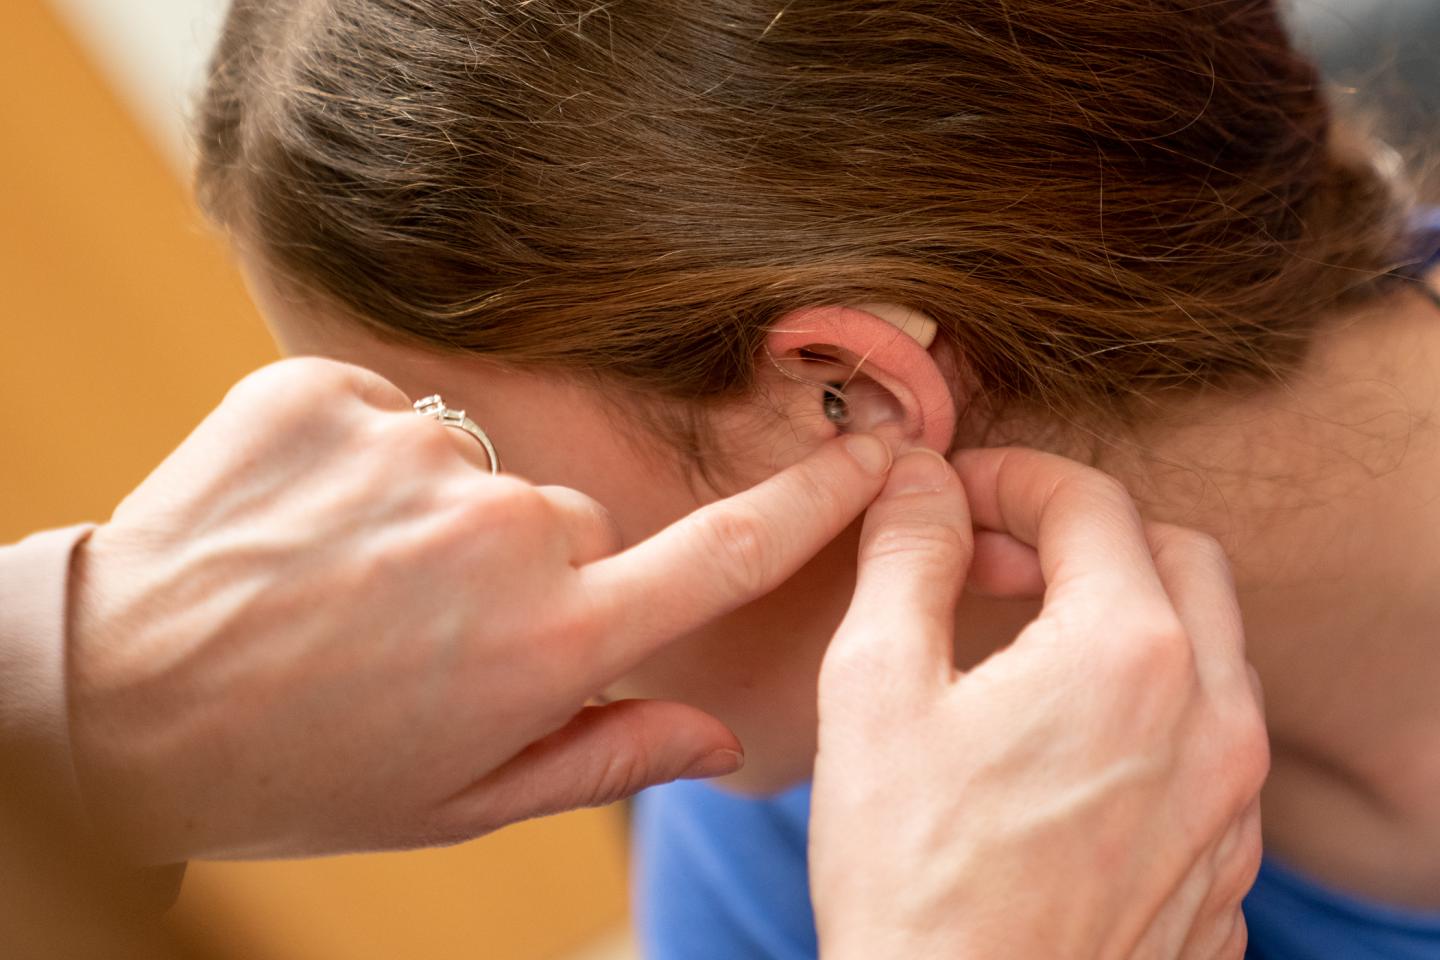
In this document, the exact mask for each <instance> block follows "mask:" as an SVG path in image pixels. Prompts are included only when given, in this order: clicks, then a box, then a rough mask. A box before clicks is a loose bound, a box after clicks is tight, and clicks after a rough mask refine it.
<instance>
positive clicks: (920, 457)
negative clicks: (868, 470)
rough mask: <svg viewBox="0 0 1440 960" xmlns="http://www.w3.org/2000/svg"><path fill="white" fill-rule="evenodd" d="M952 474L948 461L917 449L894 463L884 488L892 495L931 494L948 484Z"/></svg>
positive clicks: (928, 451)
mask: <svg viewBox="0 0 1440 960" xmlns="http://www.w3.org/2000/svg"><path fill="white" fill-rule="evenodd" d="M954 472H955V471H954V469H953V468H952V467H951V466H950V461H948V460H946V459H945V458H944V457H942V456H940V454H938V453H936V452H935V451H934V450H927V449H925V448H924V447H918V448H916V449H914V450H911V451H910V452H909V453H907V454H905V455H904V456H903V457H901V458H900V459H899V460H896V461H895V469H894V470H891V471H890V482H889V483H887V484H886V485H885V487H886V490H887V491H888V492H890V493H894V494H902V493H933V492H934V491H936V490H939V489H940V488H942V487H944V486H945V484H947V483H949V482H950V476H951V474H953V473H954Z"/></svg>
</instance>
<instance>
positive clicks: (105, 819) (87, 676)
mask: <svg viewBox="0 0 1440 960" xmlns="http://www.w3.org/2000/svg"><path fill="white" fill-rule="evenodd" d="M123 571H124V564H123V563H118V564H117V563H116V562H115V553H114V548H113V546H112V545H111V543H110V532H109V530H108V528H107V527H104V526H101V527H97V528H96V529H95V530H93V531H91V533H90V535H89V536H87V537H86V538H85V540H83V541H82V542H80V543H78V544H77V545H76V547H75V550H74V551H73V552H72V554H71V557H70V570H69V579H68V586H67V591H66V636H65V692H66V697H65V699H66V712H67V715H68V723H69V730H70V753H71V763H72V766H73V769H74V774H75V781H76V784H77V788H78V792H79V803H80V807H81V812H82V815H83V816H84V819H85V821H86V824H85V825H86V827H87V829H88V830H89V831H90V832H91V833H92V834H93V835H94V837H95V840H96V841H97V842H100V843H102V844H104V845H106V846H108V847H111V848H113V849H114V850H115V855H116V856H117V858H122V859H125V860H133V861H135V862H136V863H139V864H145V863H150V862H152V860H153V858H151V857H149V856H147V855H146V853H145V851H146V849H147V848H148V847H149V839H148V838H149V837H150V835H151V834H152V833H153V830H152V829H151V828H149V827H148V826H147V819H148V818H147V817H146V816H145V813H146V811H147V809H148V808H149V807H151V806H153V805H156V802H157V798H155V797H152V796H147V794H148V793H149V792H150V791H152V790H153V789H154V787H155V786H158V783H159V778H157V777H155V776H153V775H151V774H150V773H148V772H147V771H148V768H149V765H148V764H147V763H146V762H144V757H145V755H146V753H147V752H148V751H146V750H144V749H136V748H137V747H142V746H143V741H142V740H141V739H140V738H138V737H137V736H136V733H137V731H136V728H135V724H134V718H135V711H134V710H133V709H132V707H131V706H130V705H127V704H132V702H133V701H134V699H135V697H134V695H133V693H132V691H133V689H134V688H135V686H136V684H135V683H134V682H133V678H131V677H129V674H131V673H133V671H129V670H127V668H126V663H127V661H128V660H133V659H134V658H133V657H127V652H128V651H134V650H136V649H138V648H140V647H142V646H144V645H145V637H144V636H143V635H142V634H141V633H140V632H139V631H138V630H136V629H135V627H134V623H133V619H134V618H128V620H127V618H126V617H125V615H124V612H123V611H124V608H125V604H124V603H123V602H122V601H121V600H120V598H119V597H118V596H117V593H118V592H119V591H117V586H118V582H117V577H119V576H121V575H123ZM127 622H129V624H130V625H128V626H127ZM147 784H148V785H149V786H146V785H147Z"/></svg>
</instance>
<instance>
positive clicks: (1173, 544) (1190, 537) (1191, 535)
mask: <svg viewBox="0 0 1440 960" xmlns="http://www.w3.org/2000/svg"><path fill="white" fill-rule="evenodd" d="M1145 533H1146V535H1147V536H1148V537H1149V539H1150V543H1151V545H1152V547H1153V548H1154V550H1155V552H1156V553H1157V554H1158V553H1162V552H1163V553H1169V554H1179V555H1181V556H1184V557H1185V558H1186V559H1189V560H1192V561H1200V562H1202V563H1204V564H1205V565H1206V566H1208V567H1213V568H1223V569H1225V570H1227V571H1228V570H1229V568H1230V558H1229V557H1228V556H1227V554H1226V553H1225V548H1224V547H1223V546H1221V544H1220V541H1219V540H1217V539H1215V538H1214V537H1213V536H1211V535H1210V534H1208V533H1205V532H1204V531H1201V530H1195V529H1192V528H1190V527H1181V526H1177V525H1176V524H1173V523H1162V522H1159V521H1154V520H1152V521H1147V522H1146V524H1145Z"/></svg>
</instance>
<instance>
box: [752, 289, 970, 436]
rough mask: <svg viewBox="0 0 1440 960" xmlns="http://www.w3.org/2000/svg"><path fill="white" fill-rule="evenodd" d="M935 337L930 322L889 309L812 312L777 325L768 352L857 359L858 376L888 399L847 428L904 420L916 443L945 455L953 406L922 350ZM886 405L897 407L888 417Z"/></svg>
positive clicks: (816, 309)
mask: <svg viewBox="0 0 1440 960" xmlns="http://www.w3.org/2000/svg"><path fill="white" fill-rule="evenodd" d="M937 332H938V328H937V327H936V325H935V322H934V321H933V320H931V319H929V318H928V317H925V316H924V315H923V314H920V313H917V312H916V311H913V310H905V309H903V308H898V307H894V306H891V305H888V304H886V305H870V306H869V307H868V308H867V309H863V310H862V309H860V308H858V307H847V306H828V307H812V308H808V309H805V310H799V311H796V312H795V313H792V314H788V315H787V316H785V317H783V318H782V319H781V320H780V321H778V322H777V323H776V324H775V326H774V327H773V328H772V329H771V331H770V337H769V340H768V347H769V350H770V353H771V355H772V356H774V357H776V358H777V359H782V358H785V357H787V356H805V355H806V354H807V353H808V354H811V355H814V354H815V353H817V352H820V353H827V352H830V351H832V350H843V351H844V352H845V353H846V354H851V355H853V356H855V357H858V358H860V367H859V373H860V374H861V375H863V376H866V377H868V378H869V379H870V380H872V381H874V383H875V385H876V386H875V388H874V389H880V390H883V391H885V392H886V393H887V394H888V397H887V398H886V399H885V401H884V402H883V403H868V405H867V412H866V415H865V416H863V417H861V418H859V419H858V420H857V421H855V422H852V423H851V424H850V425H849V426H850V428H851V429H854V430H866V429H870V428H871V427H872V426H874V425H877V424H878V423H879V422H882V421H884V420H893V419H896V418H897V416H898V417H903V418H904V419H905V420H907V421H909V422H911V423H913V424H915V426H916V428H917V434H918V436H917V437H916V439H917V440H918V441H919V442H920V443H921V444H923V445H924V446H926V447H929V448H930V449H932V450H935V451H937V452H940V453H944V452H945V451H946V450H948V449H949V446H950V441H951V439H952V437H953V435H954V432H955V407H954V400H953V398H952V397H951V394H950V387H949V385H948V384H947V383H946V382H945V378H944V376H943V375H942V374H941V372H940V368H939V365H938V364H937V363H936V362H935V359H934V358H933V357H932V356H931V355H930V353H929V352H928V350H927V348H928V347H929V346H930V344H931V343H933V342H934V340H935V338H936V334H937ZM826 348H828V349H826ZM886 404H889V406H890V407H892V408H893V407H894V406H896V405H898V410H895V411H894V412H893V413H891V412H889V411H888V410H887V409H886ZM871 420H874V421H875V423H873V424H872V423H870V421H871Z"/></svg>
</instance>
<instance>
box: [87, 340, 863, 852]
mask: <svg viewBox="0 0 1440 960" xmlns="http://www.w3.org/2000/svg"><path fill="white" fill-rule="evenodd" d="M457 436H458V435H457V434H454V433H453V432H452V431H449V430H447V429H446V428H444V427H442V426H441V425H439V424H437V423H435V422H434V421H431V420H427V419H425V418H422V417H419V416H417V415H416V414H415V413H414V412H413V411H412V410H411V406H410V401H409V400H408V399H407V398H406V397H405V396H404V395H402V394H401V392H400V391H399V390H398V389H396V388H395V387H394V386H393V385H391V384H390V383H389V382H388V381H385V380H384V379H382V378H380V377H378V376H376V375H374V374H372V373H369V372H367V371H364V370H362V369H360V368H357V367H352V366H348V365H345V364H338V363H333V362H330V361H324V360H317V359H301V360H289V361H283V362H281V363H279V364H275V365H272V366H270V367H267V368H265V369H263V370H261V371H259V372H257V373H256V374H253V375H251V376H250V377H248V378H247V379H246V380H244V381H242V382H241V383H240V384H239V385H237V386H236V387H235V388H234V389H233V390H232V391H231V392H230V393H229V394H228V395H227V397H226V398H225V400H224V402H223V403H222V404H221V405H220V406H219V407H218V408H217V409H216V410H215V411H214V412H213V413H212V414H211V415H210V416H209V417H208V418H207V419H206V420H205V421H204V422H203V423H201V424H200V426H199V427H198V428H197V429H196V430H195V432H194V433H193V434H192V435H191V436H190V437H189V438H187V439H186V440H185V442H184V443H183V444H182V445H181V446H180V447H179V448H178V449H177V450H176V451H175V452H174V453H173V454H172V455H171V456H170V457H169V458H168V459H167V460H166V461H165V462H164V463H163V464H162V465H161V466H160V467H159V468H158V469H157V470H156V471H155V472H154V473H153V474H152V475H151V476H150V477H149V478H148V479H147V480H146V481H145V482H144V483H143V484H142V485H141V486H140V487H139V488H138V489H137V490H136V491H135V492H134V493H133V494H132V495H131V496H130V497H129V498H127V499H126V500H125V501H124V502H123V503H122V504H121V505H120V507H119V508H118V509H117V510H116V512H115V515H114V517H113V518H112V519H111V520H110V522H108V523H106V524H104V525H103V526H101V527H100V528H98V529H97V530H96V531H95V532H94V534H93V535H92V536H91V538H90V539H89V541H88V542H87V543H86V544H85V545H84V546H83V547H82V548H81V550H80V551H79V553H78V554H77V559H76V566H75V570H74V571H73V573H74V576H73V578H72V589H73V591H74V593H73V596H72V604H71V608H72V609H71V623H70V661H69V662H70V673H71V698H72V699H71V711H72V730H73V738H74V747H75V754H76V758H77V767H78V772H79V775H80V779H81V784H82V789H83V792H84V793H85V794H86V796H87V799H88V801H89V802H88V806H89V808H90V810H91V811H92V814H94V815H97V816H100V817H103V819H104V820H105V821H106V824H107V826H109V827H110V828H111V829H110V831H109V832H111V833H113V834H114V835H115V836H119V837H122V838H124V840H125V841H126V842H127V844H128V847H129V850H128V852H129V854H130V855H131V856H132V857H133V858H135V859H136V860H138V861H140V862H162V861H167V860H175V859H183V858H189V857H197V856H209V857H239V856H247V857H248V856H294V855H309V854H320V853H331V852H340V851H350V850H362V849H380V848H399V847H412V846H417V845H425V844H434V843H442V842H451V841H457V840H461V839H466V838H470V837H473V836H477V835H479V834H482V833H485V832H486V831H489V830H493V829H495V828H497V827H500V826H502V825H504V824H506V823H510V822H512V821H515V820H519V819H522V818H525V817H531V816H537V815H540V814H545V813H551V812H556V811H559V810H562V809H567V808H571V807H577V806H582V805H588V804H599V803H604V802H608V801H612V800H616V799H619V798H621V797H623V796H626V795H628V794H630V793H633V792H634V791H636V790H639V789H641V788H642V787H645V786H648V785H650V784H653V783H657V782H663V781H666V780H671V779H675V778H677V777H685V776H692V777H694V776H713V775H719V774H724V773H729V772H731V771H733V770H734V769H736V768H737V767H738V766H739V765H740V763H741V754H740V749H741V748H740V744H739V743H738V742H737V741H736V739H735V737H734V735H733V734H732V733H731V732H730V731H729V730H728V729H727V728H726V727H725V726H724V725H723V724H721V723H720V722H719V721H718V720H716V719H714V718H713V717H711V716H709V715H707V714H705V713H703V712H701V711H699V710H696V709H694V708H691V707H687V706H683V705H681V704H677V703H666V702H648V701H622V702H618V703H611V704H607V705H603V706H592V707H585V706H584V704H585V702H586V700H587V699H589V698H591V697H592V696H593V695H595V694H596V693H598V692H599V691H600V690H601V689H602V688H604V687H605V686H607V685H608V684H609V683H611V682H612V681H613V680H615V679H616V678H618V677H619V676H620V675H621V674H623V673H625V672H626V671H627V670H629V669H630V668H631V667H632V666H633V665H634V664H636V663H638V662H639V661H641V660H643V659H645V658H646V657H647V656H648V655H650V654H651V653H653V652H654V651H655V650H656V649H657V648H659V647H660V646H662V645H663V644H665V643H666V642H667V641H668V640H670V639H671V638H674V637H676V636H679V635H681V634H683V633H685V632H686V631H687V630H690V629H693V628H694V627H696V626H698V625H699V624H701V623H703V622H704V621H706V620H708V619H711V618H713V617H716V616H718V615H720V614H722V613H724V612H726V611H728V610H730V609H732V608H734V607H737V606H739V605H741V604H743V603H745V602H747V601H749V600H751V599H753V598H755V597H757V596H759V595H761V594H763V593H765V592H767V591H768V590H771V589H773V588H774V587H776V586H778V585H779V584H780V583H781V582H782V581H783V580H784V579H785V578H786V577H788V576H789V575H790V574H792V573H793V572H794V571H795V570H796V569H798V568H799V567H800V566H801V565H802V564H803V563H804V562H806V561H807V560H808V559H809V558H810V557H812V556H813V555H814V554H815V553H816V552H818V551H819V549H820V548H821V547H822V546H823V545H824V544H826V543H828V542H829V541H830V540H832V539H833V538H834V537H835V536H836V534H837V533H838V532H839V531H840V530H841V529H843V528H844V527H845V526H846V525H847V524H849V523H850V522H851V521H852V520H854V519H855V518H856V517H858V516H859V515H860V513H861V511H862V510H863V509H864V508H865V507H866V506H867V505H868V504H869V503H870V501H871V500H872V499H873V498H874V496H875V494H876V493H877V492H878V491H879V489H880V487H881V485H882V484H883V482H884V474H885V471H886V469H887V468H888V466H889V462H890V455H889V451H888V449H887V448H886V447H885V445H884V444H882V443H881V442H880V441H878V440H876V439H874V438H871V437H852V438H848V439H846V440H843V441H837V442H835V443H833V444H831V445H828V446H826V447H825V448H823V449H821V450H820V451H818V452H816V453H815V454H814V455H813V456H812V457H810V458H808V459H807V460H805V461H804V462H802V463H800V464H797V465H796V466H794V467H792V468H791V469H789V470H786V471H784V472H783V473H780V474H778V475H776V476H775V477H774V478H772V479H770V480H768V481H766V482H765V483H762V484H760V485H758V486H757V487H754V488H752V489H751V490H748V491H746V492H744V493H742V494H740V495H738V496H736V497H734V498H732V499H729V500H726V501H721V502H719V503H716V504H712V505H710V506H708V507H706V508H703V509H701V510H699V511H698V512H696V513H694V514H691V515H690V516H688V517H686V518H684V519H683V520H681V521H679V522H678V523H676V524H675V525H673V526H672V527H670V528H668V529H666V530H664V531H662V532H661V533H659V534H657V535H655V536H654V537H652V538H651V539H649V540H647V541H645V542H644V543H642V544H639V545H638V546H635V547H633V548H632V549H629V550H625V551H624V552H618V553H617V551H618V550H619V549H620V547H621V544H620V542H619V538H618V535H617V533H616V530H615V527H614V525H613V523H612V521H611V520H610V518H609V516H608V515H607V513H606V512H605V510H604V509H603V508H602V507H601V506H600V505H599V504H597V503H595V502H594V501H592V500H590V499H588V498H586V497H584V496H583V495H581V494H579V493H577V492H576V491H573V490H568V489H562V488H547V487H536V486H532V485H531V484H528V483H526V482H524V481H522V480H520V479H517V478H515V477H508V476H499V477H496V476H490V475H488V474H486V473H483V472H481V471H479V470H477V469H476V468H475V466H474V465H473V464H472V463H470V462H467V460H466V458H465V457H464V456H463V455H462V454H461V453H460V452H459V450H460V448H458V447H457V445H456V443H455V439H456V437H457ZM459 439H461V440H464V441H465V442H466V443H469V442H470V441H469V440H468V438H464V437H459Z"/></svg>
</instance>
